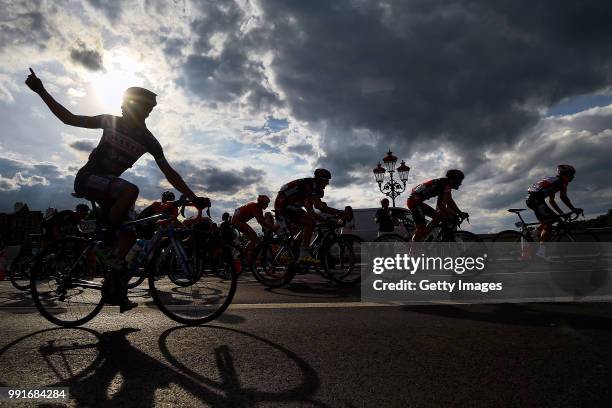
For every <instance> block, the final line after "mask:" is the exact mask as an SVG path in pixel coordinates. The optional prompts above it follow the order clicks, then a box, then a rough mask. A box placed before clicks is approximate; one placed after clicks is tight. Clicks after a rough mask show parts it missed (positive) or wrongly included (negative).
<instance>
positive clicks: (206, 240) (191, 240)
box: [30, 194, 237, 327]
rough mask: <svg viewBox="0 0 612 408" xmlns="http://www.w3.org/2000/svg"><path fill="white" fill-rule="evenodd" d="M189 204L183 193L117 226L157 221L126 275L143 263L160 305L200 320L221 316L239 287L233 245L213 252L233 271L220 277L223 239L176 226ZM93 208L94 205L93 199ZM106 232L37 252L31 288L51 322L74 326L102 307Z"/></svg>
mask: <svg viewBox="0 0 612 408" xmlns="http://www.w3.org/2000/svg"><path fill="white" fill-rule="evenodd" d="M73 195H74V194H73ZM74 196H75V197H77V198H84V197H81V196H78V195H74ZM187 205H191V203H189V202H188V201H187V200H186V199H184V198H181V199H179V200H177V201H176V202H171V203H170V202H169V203H165V204H162V206H163V212H162V213H161V214H157V215H154V216H151V217H148V218H143V219H141V220H136V221H131V222H127V223H124V224H123V225H121V227H120V228H119V230H120V231H122V230H128V229H131V228H133V227H134V226H135V225H138V224H140V223H147V222H151V221H155V222H156V223H157V225H158V226H159V228H158V229H157V231H156V232H155V235H154V236H153V238H152V239H151V240H149V241H148V242H147V243H146V245H145V246H144V248H143V250H142V251H141V252H140V253H139V254H138V256H137V257H136V258H135V259H134V260H133V262H132V263H131V264H130V265H129V266H128V269H129V275H128V276H131V275H132V274H136V273H138V271H139V270H141V268H144V270H145V271H146V274H147V276H148V282H149V292H150V295H151V296H152V298H153V301H154V302H155V304H156V305H157V307H158V308H159V309H160V310H161V311H162V312H163V313H164V314H165V315H166V316H168V317H169V318H170V319H172V320H174V321H177V322H179V323H184V324H188V325H196V324H201V323H206V322H209V321H211V320H213V319H215V318H217V317H218V316H220V315H221V314H222V313H223V312H224V311H225V310H226V309H227V307H228V306H229V305H230V303H231V301H232V298H233V296H234V293H235V291H236V283H237V278H236V273H235V271H233V269H232V268H233V266H232V262H231V259H230V258H229V257H230V252H229V250H224V251H222V252H221V253H215V254H214V255H215V258H214V261H215V262H224V263H226V264H227V267H228V268H229V270H230V271H231V272H230V273H229V277H228V278H226V279H221V278H219V277H218V276H217V275H216V274H214V273H212V271H213V267H212V266H211V265H212V264H213V254H212V251H211V250H210V248H213V247H214V248H218V245H221V246H222V244H218V243H216V242H214V238H213V237H210V236H207V235H206V234H204V233H201V232H199V231H195V230H192V229H180V228H178V227H176V225H178V223H177V221H176V218H177V216H178V213H179V208H180V212H183V210H184V208H185V206H187ZM92 208H93V209H94V211H96V202H95V201H92ZM99 213H100V212H97V214H99ZM102 233H103V229H102V228H100V227H98V231H97V233H96V234H95V236H94V237H92V238H90V239H85V238H79V237H65V238H61V239H59V240H57V241H55V242H53V243H51V244H49V245H48V246H46V247H45V248H44V249H43V250H42V251H41V252H40V253H39V254H38V255H37V256H36V258H35V260H34V264H33V267H32V276H31V281H30V290H31V293H32V299H33V300H34V304H35V305H36V307H37V309H38V310H39V312H40V313H41V314H42V315H43V316H44V317H45V318H46V319H47V320H49V321H50V322H52V323H54V324H57V325H60V326H65V327H75V326H79V325H82V324H84V323H87V322H88V321H90V320H91V319H93V318H94V317H95V316H96V315H97V314H98V313H99V312H100V311H101V310H102V307H103V306H104V302H103V298H102V282H103V278H104V276H105V275H106V276H108V275H109V273H108V271H107V270H108V268H107V267H106V265H105V264H104V262H103V260H102V259H100V258H99V257H98V256H97V254H96V252H97V251H96V250H97V249H98V247H99V245H100V244H101V236H102ZM100 266H101V267H100Z"/></svg>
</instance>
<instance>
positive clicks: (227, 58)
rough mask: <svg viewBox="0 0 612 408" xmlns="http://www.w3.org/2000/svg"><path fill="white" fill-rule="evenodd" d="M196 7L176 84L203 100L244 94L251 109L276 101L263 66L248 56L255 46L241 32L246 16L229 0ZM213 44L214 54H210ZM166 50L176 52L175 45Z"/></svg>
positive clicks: (277, 100)
mask: <svg viewBox="0 0 612 408" xmlns="http://www.w3.org/2000/svg"><path fill="white" fill-rule="evenodd" d="M197 7H199V8H200V11H201V12H202V14H203V16H202V17H200V18H197V19H195V20H194V21H193V22H192V27H191V28H192V31H193V33H194V35H195V42H194V44H193V49H194V53H193V54H191V55H188V56H187V58H186V60H185V62H184V64H183V66H182V69H183V76H182V77H181V79H180V80H179V81H178V82H179V84H181V85H183V86H184V87H185V88H187V89H189V90H190V91H191V92H193V93H194V94H196V95H200V96H202V97H203V98H204V99H205V100H207V101H215V102H230V101H233V100H235V99H238V98H241V97H245V96H246V100H247V102H248V105H249V106H250V107H251V108H252V109H255V110H265V109H267V108H269V107H271V106H277V105H279V96H278V95H277V94H276V93H275V92H273V91H272V90H271V87H270V85H269V79H268V77H267V74H266V72H265V68H264V66H263V65H262V64H261V63H260V62H259V61H258V60H257V59H254V58H252V57H251V56H250V53H252V52H254V51H256V50H257V47H256V44H255V42H254V40H253V39H252V38H251V37H249V36H248V35H243V29H244V27H245V24H246V23H248V21H249V18H250V16H248V15H245V14H244V13H243V12H242V10H241V9H240V8H239V7H238V6H237V4H236V3H234V2H233V1H218V2H200V3H197ZM217 48H220V50H218V51H219V52H218V55H215V54H214V53H213V54H212V55H211V54H210V52H211V51H215V50H217ZM166 53H168V54H169V55H171V56H173V55H176V49H175V48H172V47H171V48H170V49H167V50H166ZM205 54H206V55H205Z"/></svg>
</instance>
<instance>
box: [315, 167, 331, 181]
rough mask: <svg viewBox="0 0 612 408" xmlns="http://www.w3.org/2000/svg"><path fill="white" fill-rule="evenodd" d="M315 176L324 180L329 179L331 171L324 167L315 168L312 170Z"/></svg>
mask: <svg viewBox="0 0 612 408" xmlns="http://www.w3.org/2000/svg"><path fill="white" fill-rule="evenodd" d="M314 176H315V178H321V179H325V180H331V173H330V172H329V170H326V169H316V170H315V172H314Z"/></svg>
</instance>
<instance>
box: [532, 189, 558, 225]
mask: <svg viewBox="0 0 612 408" xmlns="http://www.w3.org/2000/svg"><path fill="white" fill-rule="evenodd" d="M525 204H527V207H529V208H531V209H532V210H533V212H534V213H535V216H536V218H537V219H538V221H540V222H541V223H546V224H550V223H552V222H554V221H555V220H556V219H557V218H558V215H557V214H556V213H555V212H554V211H553V210H552V208H550V207H549V206H548V205H546V202H545V201H544V198H542V197H538V196H536V195H533V194H529V195H528V196H527V200H525Z"/></svg>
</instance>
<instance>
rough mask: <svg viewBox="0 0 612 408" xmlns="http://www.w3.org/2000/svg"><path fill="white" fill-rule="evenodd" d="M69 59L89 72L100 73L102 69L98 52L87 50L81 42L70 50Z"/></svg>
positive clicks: (100, 56)
mask: <svg viewBox="0 0 612 408" xmlns="http://www.w3.org/2000/svg"><path fill="white" fill-rule="evenodd" d="M70 59H71V60H72V61H74V62H76V63H78V64H80V65H82V66H84V67H85V68H87V69H88V70H90V71H100V70H102V69H104V66H103V65H102V54H100V51H98V50H95V49H93V48H87V45H85V43H83V42H81V41H79V43H78V44H77V45H76V46H75V47H73V48H72V49H71V50H70Z"/></svg>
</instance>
